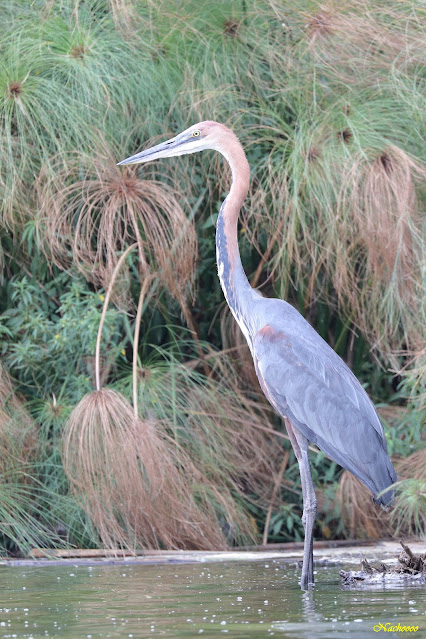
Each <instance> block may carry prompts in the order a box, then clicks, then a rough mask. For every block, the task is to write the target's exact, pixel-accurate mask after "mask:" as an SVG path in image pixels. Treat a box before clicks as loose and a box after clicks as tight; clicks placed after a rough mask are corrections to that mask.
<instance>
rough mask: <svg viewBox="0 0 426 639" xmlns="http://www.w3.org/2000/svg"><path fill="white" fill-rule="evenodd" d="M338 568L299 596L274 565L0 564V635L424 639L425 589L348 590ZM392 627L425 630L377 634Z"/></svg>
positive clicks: (291, 578) (285, 567)
mask: <svg viewBox="0 0 426 639" xmlns="http://www.w3.org/2000/svg"><path fill="white" fill-rule="evenodd" d="M339 569H340V568H335V567H333V568H329V567H328V568H327V567H319V568H317V570H316V580H317V582H316V587H315V590H314V592H308V593H303V592H302V591H301V590H300V589H299V587H298V583H297V580H298V578H299V577H300V571H299V570H298V569H296V567H295V565H294V564H284V563H283V562H282V561H280V560H278V559H275V560H270V561H267V562H265V561H251V562H244V563H243V562H239V563H235V562H229V563H222V562H221V563H202V564H200V563H196V564H181V563H178V564H174V565H173V564H172V565H170V564H168V565H140V564H139V565H136V564H133V565H131V564H130V562H129V563H128V564H125V565H105V564H96V565H87V564H83V565H73V564H66V565H63V566H46V565H40V566H39V565H36V566H0V636H1V637H2V638H5V639H6V638H9V637H26V638H28V639H30V638H32V639H38V638H41V637H69V638H73V639H78V638H80V637H84V638H86V639H96V638H98V637H105V638H106V637H112V638H113V637H134V638H135V639H137V638H141V637H151V636H159V637H188V638H190V637H198V636H200V635H202V636H204V637H212V636H219V635H220V636H228V637H238V638H244V637H247V638H251V639H254V638H256V637H269V636H271V637H273V636H275V637H290V638H298V637H301V638H302V637H303V638H305V637H306V638H308V639H311V638H312V639H323V638H324V639H328V638H330V637H353V638H354V639H355V638H358V637H361V638H367V637H380V636H385V637H407V636H416V637H426V618H425V607H426V606H425V603H426V596H425V595H426V592H425V588H421V587H417V588H395V587H393V588H383V587H375V588H374V590H353V589H350V590H349V589H343V588H342V587H341V586H340V577H339V574H338V573H339ZM388 622H390V623H391V624H392V625H397V624H398V622H399V623H400V624H401V626H419V630H418V632H416V633H412V632H411V633H407V632H398V633H393V632H387V633H386V635H385V634H384V632H383V630H379V631H378V632H377V626H378V624H379V623H382V624H383V625H385V624H386V623H388ZM375 626H376V631H375V630H374V627H375Z"/></svg>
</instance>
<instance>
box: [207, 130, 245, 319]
mask: <svg viewBox="0 0 426 639" xmlns="http://www.w3.org/2000/svg"><path fill="white" fill-rule="evenodd" d="M233 137H234V139H232V138H231V141H230V142H231V143H230V144H229V145H228V144H227V145H226V149H225V150H222V149H218V150H220V152H221V153H222V154H223V155H224V157H225V159H226V160H227V161H228V163H229V165H230V167H231V171H232V185H231V189H230V191H229V193H228V196H227V198H226V199H225V201H224V203H223V204H222V207H221V209H220V213H219V217H218V220H217V226H216V259H217V268H218V274H219V279H220V283H221V286H222V290H223V293H224V295H225V297H226V300H227V302H228V305H229V307H230V309H231V311H232V313H233V315H234V317H235V318H236V319H237V321H238V323H239V324H240V326H241V327H242V329H243V331H244V326H242V323H243V324H246V321H245V319H244V317H245V316H246V315H247V313H248V310H249V304H250V299H251V295H252V292H253V289H252V288H251V286H250V283H249V281H248V279H247V276H246V274H245V273H244V269H243V267H242V264H241V258H240V252H239V248H238V216H239V212H240V209H241V206H242V204H243V202H244V200H245V198H246V196H247V193H248V189H249V181H250V168H249V165H248V162H247V158H246V156H245V153H244V151H243V149H242V147H241V145H240V143H239V142H238V140H237V138H235V136H233Z"/></svg>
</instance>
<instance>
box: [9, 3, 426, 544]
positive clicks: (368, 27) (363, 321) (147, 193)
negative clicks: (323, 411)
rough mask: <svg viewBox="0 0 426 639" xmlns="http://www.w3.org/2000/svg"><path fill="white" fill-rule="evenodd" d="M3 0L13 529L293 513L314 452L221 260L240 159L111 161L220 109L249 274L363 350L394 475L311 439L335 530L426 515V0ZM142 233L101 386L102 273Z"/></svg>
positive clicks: (52, 532)
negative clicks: (298, 446)
mask: <svg viewBox="0 0 426 639" xmlns="http://www.w3.org/2000/svg"><path fill="white" fill-rule="evenodd" d="M0 6H1V11H2V15H3V16H4V19H3V20H2V21H1V24H0V49H1V55H0V122H1V128H0V135H1V138H2V139H1V144H0V191H1V198H0V207H1V211H0V214H1V218H0V220H1V223H0V268H1V271H0V273H1V282H0V334H1V362H2V364H1V369H0V397H1V402H2V403H1V408H0V445H1V448H2V462H1V465H0V522H1V523H0V547H1V551H2V552H7V553H10V552H15V553H16V552H28V551H29V549H30V548H31V547H32V546H34V545H38V546H55V545H64V544H65V545H67V544H74V545H77V546H99V545H105V544H106V545H110V546H113V547H128V548H139V547H146V546H151V547H152V546H157V547H190V548H191V547H192V548H194V547H198V548H207V549H208V548H215V547H224V546H226V545H227V544H239V543H251V542H256V543H258V542H261V541H262V540H263V542H264V543H266V542H280V541H290V540H301V539H302V538H303V534H302V533H303V529H302V526H301V521H300V515H301V490H300V478H299V473H298V468H297V463H296V460H295V458H294V455H293V452H292V451H291V448H290V445H289V442H288V440H287V438H286V434H285V429H284V427H283V424H282V422H281V420H280V419H279V418H278V417H277V416H276V415H275V414H274V413H273V411H272V409H271V408H270V407H269V405H267V404H266V403H265V402H266V400H265V399H264V398H263V396H262V394H261V393H260V390H259V387H258V384H257V380H256V376H255V373H254V370H253V366H252V363H251V357H250V354H249V352H248V348H247V346H246V345H245V344H244V340H243V338H242V336H241V334H240V332H239V329H238V327H237V326H236V324H235V323H234V322H233V320H232V318H231V317H230V314H229V312H228V309H227V307H226V305H225V302H224V299H223V296H222V292H221V290H220V285H219V282H218V279H217V276H216V266H215V249H214V226H215V221H216V218H217V214H218V211H219V208H220V204H221V202H222V200H223V198H224V196H225V194H226V192H227V189H228V188H229V181H230V175H229V171H228V168H227V167H226V166H225V165H224V164H223V160H222V159H221V158H220V157H219V156H218V155H217V154H214V153H205V154H202V155H197V156H186V157H184V158H176V159H173V160H169V161H167V162H166V163H165V162H157V163H155V164H153V165H147V166H143V167H141V168H139V167H137V166H136V167H132V166H130V167H121V168H120V169H118V168H117V167H116V162H118V161H119V160H121V159H123V158H125V157H127V156H129V155H131V154H133V153H135V152H136V151H137V150H139V149H141V148H142V147H143V146H144V145H147V144H153V143H156V142H157V141H160V140H162V139H165V138H166V137H168V136H170V135H173V134H175V133H176V132H178V131H180V130H182V129H184V128H186V127H187V126H189V125H190V124H192V123H194V122H196V121H199V120H205V119H215V120H219V121H221V122H224V123H225V124H227V125H228V126H230V127H232V128H233V129H234V130H235V132H236V133H237V135H238V136H239V138H240V139H241V142H242V143H243V145H244V147H245V149H246V152H247V155H248V159H249V162H250V165H251V170H252V184H251V191H250V194H249V198H248V200H247V202H246V204H245V206H244V209H243V211H242V214H241V224H240V250H241V255H242V261H243V264H244V267H245V270H246V272H247V274H248V277H249V279H250V281H251V283H252V285H253V286H257V287H259V288H260V290H261V291H262V293H264V294H265V295H268V296H281V297H285V298H286V299H287V300H288V301H290V302H291V303H292V304H294V306H296V308H298V310H299V311H300V312H301V313H302V314H303V315H304V316H305V317H307V319H308V320H309V321H310V322H311V324H312V325H313V326H314V327H315V328H316V330H317V331H318V332H319V333H320V334H321V335H322V337H324V339H326V340H327V341H328V342H329V343H330V344H331V346H332V347H333V348H334V349H335V350H336V351H337V353H338V354H339V355H340V356H341V357H343V358H344V359H345V360H346V362H347V363H348V364H349V366H350V367H351V368H352V370H353V371H354V373H355V374H356V375H357V377H358V378H359V379H360V380H361V382H362V383H363V384H364V386H365V387H366V389H367V391H368V392H369V394H370V396H371V397H372V399H373V401H374V402H375V403H376V406H377V407H378V410H379V412H380V413H381V416H382V418H383V422H384V425H385V430H386V435H387V441H388V446H389V451H390V454H391V455H392V456H393V458H394V461H395V464H396V468H397V472H398V475H399V480H400V483H399V492H398V498H397V504H396V507H395V509H394V511H393V512H392V513H390V514H389V515H388V516H384V515H383V514H382V513H377V511H376V510H375V509H374V508H373V506H372V504H371V499H370V497H369V495H368V494H367V493H368V491H366V490H364V489H363V487H362V486H360V485H359V484H358V482H357V480H355V478H354V477H352V476H351V475H350V474H349V473H347V472H343V471H342V469H340V468H339V467H338V466H336V464H335V463H334V462H331V461H330V460H328V459H327V458H326V457H325V455H324V454H323V453H321V452H319V451H317V450H315V449H313V452H312V460H313V464H312V465H313V475H314V481H315V483H316V487H317V492H318V495H319V505H320V512H319V515H318V518H317V526H316V536H317V538H343V537H348V536H352V537H353V536H369V537H378V536H380V535H385V534H386V535H389V534H392V535H393V534H398V535H403V534H413V535H420V534H421V533H422V531H423V532H424V530H425V481H426V480H425V474H424V469H425V468H426V459H425V452H424V440H423V439H422V426H423V424H424V418H425V369H426V352H425V348H424V343H425V341H424V337H425V336H424V327H425V316H424V295H423V282H424V247H423V236H422V222H423V220H422V209H423V207H424V199H425V193H424V188H423V187H424V177H425V158H424V148H425V146H424V116H425V113H426V110H425V91H424V89H425V86H424V84H425V72H424V70H425V68H426V67H425V59H424V58H425V33H424V13H422V9H421V7H420V3H418V2H415V1H413V0H407V1H406V2H404V3H401V2H387V1H385V0H344V1H343V2H339V3H337V2H333V1H332V0H329V1H327V0H326V1H324V2H313V1H310V0H297V1H296V2H292V3H288V2H285V1H284V0H238V1H237V0H232V1H230V0H226V1H225V0H223V1H221V0H217V1H215V2H200V1H197V2H193V1H192V0H189V1H186V2H184V3H183V2H180V1H179V0H172V1H170V0H156V1H155V2H153V1H151V0H146V1H144V2H138V1H137V0H125V1H124V2H123V1H122V0H119V1H118V0H105V1H102V0H101V1H96V0H93V1H90V0H87V1H84V0H80V1H79V0H56V1H55V0H51V1H49V2H44V1H43V2H42V1H38V0H33V1H32V2H29V1H28V2H27V1H26V0H20V1H19V2H9V1H8V0H1V1H0ZM132 243H136V245H137V250H136V251H134V252H133V253H131V254H130V256H129V257H128V259H127V260H126V265H125V266H124V267H122V268H121V269H120V272H119V273H118V274H117V282H116V283H115V285H114V287H113V289H112V291H111V294H112V304H110V305H109V306H108V308H106V307H105V312H106V315H105V324H104V329H103V332H102V345H101V361H100V364H101V374H100V378H101V386H107V387H108V388H107V389H106V390H105V391H102V390H101V389H100V388H97V390H96V391H93V392H92V389H93V388H95V358H94V354H95V347H96V339H97V332H98V326H99V321H100V318H101V313H102V310H103V304H104V302H105V293H106V288H107V287H108V286H109V284H110V282H111V278H112V275H113V273H115V270H116V267H117V263H118V259H119V257H120V255H121V254H122V253H123V251H124V250H125V249H126V248H127V247H128V246H130V244H132ZM148 276H149V278H150V280H149V281H150V282H151V285H150V286H149V290H148V292H147V294H146V297H145V298H144V299H142V298H141V302H140V307H141V308H140V310H141V311H142V313H143V314H142V324H141V338H140V340H139V343H137V342H138V340H136V351H137V352H136V356H135V362H134V365H133V371H132V358H133V350H134V346H135V342H134V337H133V336H134V330H135V324H136V321H137V320H136V306H137V304H138V298H139V291H140V287H141V284H142V283H143V282H144V281H145V280H146V278H147V277H148ZM132 388H133V409H132V405H131V397H132ZM135 389H136V392H135ZM85 429H86V430H85ZM118 434H119V436H118ZM148 441H149V445H150V447H149V448H146V446H145V448H144V444H143V442H145V443H146V442H148ZM83 442H84V447H83ZM78 446H81V449H80V448H78ZM117 447H118V448H117ZM117 450H119V452H120V454H119V455H116V454H115V451H117ZM76 451H79V454H78V455H77V452H76ZM80 453H81V454H80ZM108 455H110V457H108ZM96 459H104V460H108V459H110V461H111V468H109V469H108V471H107V472H106V471H105V472H103V471H102V469H100V468H98V467H96V465H94V463H95V461H96ZM120 460H121V462H120ZM123 460H127V461H126V462H124V461H123ZM149 460H151V462H152V460H155V463H151V462H150V461H149ZM126 463H128V466H126ZM123 464H124V465H123ZM107 465H108V464H107ZM120 465H121V466H122V467H121V468H120ZM104 466H105V464H104ZM123 468H124V469H127V471H128V472H127V471H126V472H124V471H123ZM85 481H86V482H87V481H90V490H89V486H88V485H87V483H86V485H85V483H84V482H85ZM120 482H121V483H120ZM132 482H133V483H132ZM120 487H121V488H120ZM120 490H121V491H122V492H121V493H120ZM123 491H124V493H125V494H123ZM173 491H176V499H174V498H173ZM171 495H172V499H171ZM123 500H128V501H129V500H130V503H128V504H127V502H126V506H125V507H124V506H123ZM179 500H180V501H179ZM148 502H149V504H148ZM159 504H163V507H160V506H159ZM164 504H166V505H167V507H165V506H164ZM176 504H177V505H178V508H177V509H176ZM175 511H176V512H177V513H178V512H180V511H183V512H185V514H186V523H185V525H183V524H182V522H179V521H178V520H179V515H178V514H176V516H175V515H174V512H175ZM170 521H172V523H173V522H174V527H173V526H172V525H171V524H170ZM178 524H179V525H178Z"/></svg>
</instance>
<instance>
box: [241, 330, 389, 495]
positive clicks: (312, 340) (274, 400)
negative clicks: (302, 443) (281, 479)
mask: <svg viewBox="0 0 426 639" xmlns="http://www.w3.org/2000/svg"><path fill="white" fill-rule="evenodd" d="M309 329H310V330H307V331H306V336H304V335H303V332H302V331H298V334H297V335H295V334H291V333H288V332H287V331H286V332H284V331H282V330H280V329H275V328H274V327H273V326H271V325H266V326H265V327H263V328H262V329H261V330H260V331H259V332H258V333H257V334H256V335H255V338H254V341H253V359H254V363H255V367H256V372H257V375H258V377H259V381H260V384H261V387H262V389H263V391H264V393H265V395H266V396H267V398H268V399H269V401H270V402H271V404H272V405H273V406H274V408H275V409H276V410H277V411H278V412H279V413H281V414H282V415H284V416H285V417H289V418H290V419H291V421H292V422H293V423H294V425H295V426H296V427H297V428H298V429H299V430H300V431H301V432H302V433H303V434H304V435H305V437H307V438H308V439H309V440H310V441H312V442H314V443H316V444H317V445H318V446H319V448H321V450H323V451H324V452H325V453H327V454H328V455H329V456H330V457H331V458H332V459H334V460H335V461H336V462H337V463H338V464H340V465H341V466H343V467H344V468H346V469H348V470H350V471H351V472H352V473H353V474H354V475H356V476H357V477H359V479H361V481H363V482H364V483H365V484H366V485H367V486H368V487H369V488H370V490H371V491H372V492H373V493H377V492H379V491H380V490H383V489H384V488H386V487H387V486H389V485H390V484H391V483H393V482H394V481H396V475H395V471H394V469H393V466H392V464H391V462H390V460H389V457H388V455H387V447H386V440H385V436H384V432H383V426H382V424H381V422H380V419H379V417H378V415H377V413H376V410H375V408H374V406H373V404H372V403H371V401H370V399H369V398H368V395H367V393H366V392H365V391H364V389H363V388H362V386H361V384H360V383H359V382H358V380H357V379H356V377H355V376H354V375H353V373H352V372H351V371H350V369H349V368H348V367H347V366H346V364H345V363H344V362H343V360H341V359H340V357H338V356H337V355H336V353H335V352H334V351H333V350H332V349H331V348H330V347H329V346H328V344H326V342H324V340H322V338H321V337H320V336H319V335H317V334H316V333H315V332H314V331H313V329H312V328H311V327H309Z"/></svg>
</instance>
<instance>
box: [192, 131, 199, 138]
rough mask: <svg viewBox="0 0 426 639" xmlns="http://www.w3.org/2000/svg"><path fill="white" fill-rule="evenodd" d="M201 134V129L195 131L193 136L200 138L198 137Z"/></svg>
mask: <svg viewBox="0 0 426 639" xmlns="http://www.w3.org/2000/svg"><path fill="white" fill-rule="evenodd" d="M199 135H200V132H199V131H193V133H192V137H193V138H198V137H199Z"/></svg>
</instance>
